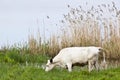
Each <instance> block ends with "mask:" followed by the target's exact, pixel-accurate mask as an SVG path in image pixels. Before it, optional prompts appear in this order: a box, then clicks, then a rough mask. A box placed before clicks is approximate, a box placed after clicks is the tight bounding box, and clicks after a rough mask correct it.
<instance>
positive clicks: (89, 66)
mask: <svg viewBox="0 0 120 80" xmlns="http://www.w3.org/2000/svg"><path fill="white" fill-rule="evenodd" d="M91 66H92V65H91V61H88V69H89V72H91V71H92V68H91Z"/></svg>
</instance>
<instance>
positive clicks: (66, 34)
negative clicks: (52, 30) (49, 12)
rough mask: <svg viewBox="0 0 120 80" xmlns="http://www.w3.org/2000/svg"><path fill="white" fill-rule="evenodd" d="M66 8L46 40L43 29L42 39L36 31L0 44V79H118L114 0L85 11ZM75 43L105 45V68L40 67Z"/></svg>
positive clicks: (119, 30)
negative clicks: (20, 39)
mask: <svg viewBox="0 0 120 80" xmlns="http://www.w3.org/2000/svg"><path fill="white" fill-rule="evenodd" d="M86 6H87V5H86ZM68 9H69V10H70V11H69V12H68V14H65V15H63V17H64V19H63V20H61V23H62V26H61V27H60V29H59V30H58V33H57V34H51V36H50V37H49V39H48V40H46V39H47V38H46V36H45V32H46V31H44V38H43V36H42V37H41V33H40V31H39V30H38V32H37V36H35V35H32V34H30V35H29V36H28V41H25V43H18V44H15V45H12V46H9V45H5V46H2V48H1V49H0V80H120V9H119V8H117V7H116V6H115V3H114V2H112V3H111V4H101V5H98V6H97V7H94V6H92V7H91V8H90V9H88V10H85V9H84V7H82V6H79V7H78V8H72V7H71V6H70V5H68ZM106 11H107V12H108V13H106ZM105 14H107V15H108V14H109V15H110V16H109V17H107V16H105ZM74 46H75V47H76V46H100V47H102V48H104V49H105V50H106V60H107V62H108V69H106V70H100V71H96V70H93V71H92V72H90V73H89V72H88V70H87V68H86V67H83V68H82V67H74V69H73V71H72V72H71V73H69V72H68V71H67V70H66V69H61V68H59V67H57V68H55V69H53V70H52V71H50V72H45V71H44V70H43V68H42V65H44V64H46V62H47V60H48V59H50V58H51V57H54V56H55V55H57V53H58V52H59V51H60V50H61V49H62V48H65V47H74ZM101 58H102V57H101Z"/></svg>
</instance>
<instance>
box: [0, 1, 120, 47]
mask: <svg viewBox="0 0 120 80" xmlns="http://www.w3.org/2000/svg"><path fill="white" fill-rule="evenodd" d="M111 1H112V0H0V46H2V45H6V44H7V43H9V44H10V45H11V44H13V43H17V42H18V43H19V42H24V41H27V39H28V34H29V33H32V34H36V31H37V29H38V26H39V29H40V32H41V35H43V27H44V26H45V27H46V29H47V30H48V32H46V33H47V34H46V36H49V34H51V33H52V32H55V30H56V28H57V27H56V24H59V21H60V20H61V19H63V16H62V15H63V14H66V13H67V12H68V8H67V5H68V4H70V5H71V6H72V7H78V6H79V5H83V6H84V5H85V3H86V2H88V4H89V5H97V4H101V3H111ZM113 1H114V2H115V3H116V4H117V5H118V6H119V4H120V1H119V0H113ZM46 16H50V19H49V20H48V19H47V18H46ZM37 20H38V24H37ZM43 20H44V23H45V25H43Z"/></svg>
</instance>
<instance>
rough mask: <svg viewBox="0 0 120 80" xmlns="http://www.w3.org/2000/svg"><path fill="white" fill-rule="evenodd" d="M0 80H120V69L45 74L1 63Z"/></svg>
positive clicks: (23, 66) (57, 69)
mask: <svg viewBox="0 0 120 80" xmlns="http://www.w3.org/2000/svg"><path fill="white" fill-rule="evenodd" d="M0 80H120V67H119V68H115V69H108V70H102V71H99V72H97V71H95V70H94V71H92V72H91V73H89V72H88V71H87V70H86V69H85V70H84V69H82V70H81V69H77V68H76V69H73V71H72V72H68V71H67V70H66V69H60V68H55V69H53V70H52V71H50V72H45V71H44V70H43V69H42V68H37V67H35V66H25V65H21V64H14V65H13V64H9V63H2V64H0Z"/></svg>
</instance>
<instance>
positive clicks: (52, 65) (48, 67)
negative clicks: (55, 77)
mask: <svg viewBox="0 0 120 80" xmlns="http://www.w3.org/2000/svg"><path fill="white" fill-rule="evenodd" d="M54 66H55V64H53V59H50V60H48V61H47V64H46V68H45V71H50V70H52V69H53V68H54Z"/></svg>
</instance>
